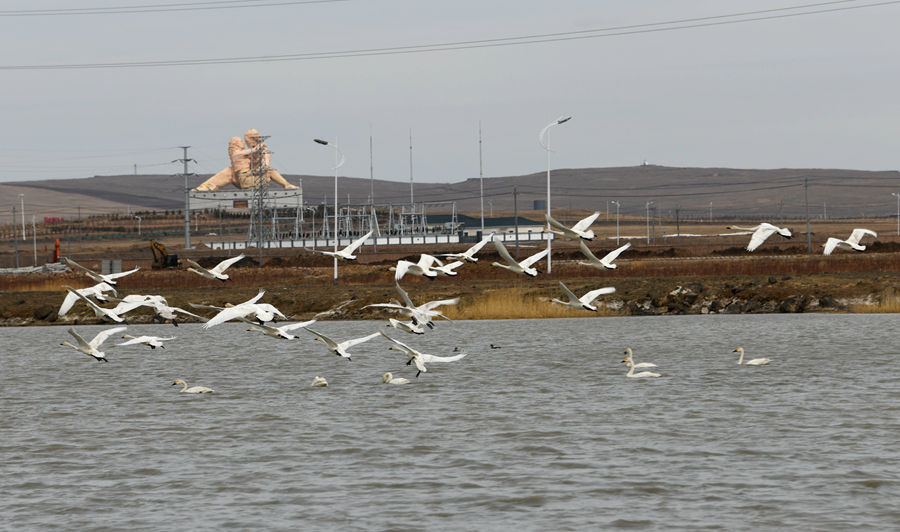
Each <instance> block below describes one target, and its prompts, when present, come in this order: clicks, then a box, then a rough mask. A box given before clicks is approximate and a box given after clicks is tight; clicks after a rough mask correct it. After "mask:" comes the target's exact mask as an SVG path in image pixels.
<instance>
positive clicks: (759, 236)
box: [727, 222, 794, 251]
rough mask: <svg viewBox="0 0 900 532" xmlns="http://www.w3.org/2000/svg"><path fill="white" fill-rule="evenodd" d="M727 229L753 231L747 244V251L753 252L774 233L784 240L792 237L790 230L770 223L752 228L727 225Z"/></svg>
mask: <svg viewBox="0 0 900 532" xmlns="http://www.w3.org/2000/svg"><path fill="white" fill-rule="evenodd" d="M727 229H732V230H734V229H737V230H740V231H753V235H752V236H751V237H750V243H749V244H747V251H753V250H755V249H756V248H758V247H759V246H761V245H762V243H763V242H765V241H766V239H767V238H769V237H770V236H772V235H774V234H775V233H778V234H779V235H781V236H782V237H784V238H791V237H792V236H794V235H793V234H791V230H790V229H788V228H787V227H776V226H774V225H772V224H770V223H765V222H763V223H761V224H759V225H756V226H753V227H738V226H736V225H729V226H728V227H727Z"/></svg>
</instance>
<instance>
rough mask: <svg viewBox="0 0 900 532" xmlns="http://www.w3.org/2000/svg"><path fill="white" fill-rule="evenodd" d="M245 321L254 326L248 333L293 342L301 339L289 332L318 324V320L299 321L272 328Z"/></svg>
mask: <svg viewBox="0 0 900 532" xmlns="http://www.w3.org/2000/svg"><path fill="white" fill-rule="evenodd" d="M242 319H243V318H242ZM243 321H246V322H247V323H251V324H252V325H251V326H250V327H249V328H248V329H247V330H248V331H257V332H261V333H263V334H265V335H267V336H271V337H272V338H282V339H284V340H293V339H295V338H300V337H299V336H297V335H296V334H291V333H290V332H288V331H293V330H295V329H299V328H301V327H306V326H307V325H312V324H313V323H315V322H316V320H309V321H299V322H297V323H288V324H287V325H282V326H281V327H272V326H269V325H263V324H259V323H254V322H252V321H250V320H247V319H243Z"/></svg>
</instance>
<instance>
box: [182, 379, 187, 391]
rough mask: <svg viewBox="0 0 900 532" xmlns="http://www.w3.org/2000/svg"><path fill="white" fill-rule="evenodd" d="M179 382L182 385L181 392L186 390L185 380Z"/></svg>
mask: <svg viewBox="0 0 900 532" xmlns="http://www.w3.org/2000/svg"><path fill="white" fill-rule="evenodd" d="M181 384H182V385H183V386H182V388H181V391H182V392H183V391H186V390H187V382H185V381H181Z"/></svg>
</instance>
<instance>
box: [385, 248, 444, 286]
mask: <svg viewBox="0 0 900 532" xmlns="http://www.w3.org/2000/svg"><path fill="white" fill-rule="evenodd" d="M435 263H437V264H439V265H441V266H443V265H444V263H443V262H441V261H439V260H438V259H436V258H435V257H432V256H431V255H428V254H425V253H423V254H422V255H421V256H420V257H419V262H410V261H408V260H403V259H401V260H399V261H397V265H396V266H391V267H390V270H391V271H393V272H395V273H394V280H395V281H399V280H400V279H403V276H405V275H406V274H407V273H411V274H413V275H418V276H419V277H428V278H429V279H434V278H435V277H437V276H438V272H436V271H435V270H434V269H433V268H432V265H434V264H435Z"/></svg>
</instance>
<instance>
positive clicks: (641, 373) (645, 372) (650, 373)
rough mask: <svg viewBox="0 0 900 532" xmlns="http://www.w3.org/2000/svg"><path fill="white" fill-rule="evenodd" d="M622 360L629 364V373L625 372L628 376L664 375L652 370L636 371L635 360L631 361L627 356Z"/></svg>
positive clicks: (637, 377)
mask: <svg viewBox="0 0 900 532" xmlns="http://www.w3.org/2000/svg"><path fill="white" fill-rule="evenodd" d="M622 362H625V363H626V364H628V373H626V374H625V376H626V377H629V378H632V379H639V378H642V377H661V376H662V375H660V374H659V373H652V372H650V371H642V372H640V373H635V372H634V362H630V361H629V360H628V359H627V358H626V359H625V360H623V361H622Z"/></svg>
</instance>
